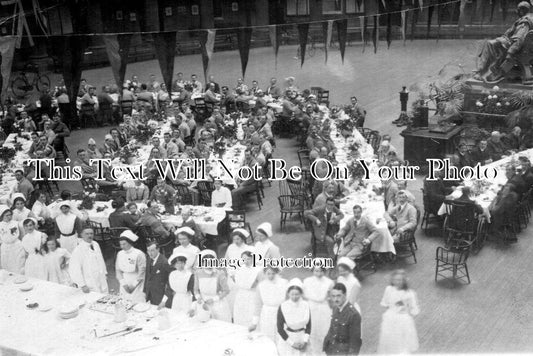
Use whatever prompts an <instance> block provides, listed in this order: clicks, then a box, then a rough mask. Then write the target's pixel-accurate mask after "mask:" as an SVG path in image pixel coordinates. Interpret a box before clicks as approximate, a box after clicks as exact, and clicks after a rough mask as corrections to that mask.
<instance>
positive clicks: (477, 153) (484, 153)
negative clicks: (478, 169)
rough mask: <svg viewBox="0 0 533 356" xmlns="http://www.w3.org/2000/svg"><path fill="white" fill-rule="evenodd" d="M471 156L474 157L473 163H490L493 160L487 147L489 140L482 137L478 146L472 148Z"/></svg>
mask: <svg viewBox="0 0 533 356" xmlns="http://www.w3.org/2000/svg"><path fill="white" fill-rule="evenodd" d="M470 157H471V159H472V161H473V162H472V163H474V164H477V163H479V164H480V165H482V166H483V165H485V164H489V163H491V162H492V158H491V156H490V152H489V150H488V149H487V140H486V139H481V140H479V143H478V145H477V147H476V148H474V149H473V150H472V153H471V154H470Z"/></svg>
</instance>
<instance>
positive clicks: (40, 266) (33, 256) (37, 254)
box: [22, 218, 47, 280]
mask: <svg viewBox="0 0 533 356" xmlns="http://www.w3.org/2000/svg"><path fill="white" fill-rule="evenodd" d="M36 226H37V220H36V219H34V218H28V219H26V220H24V229H25V230H26V234H25V235H24V237H23V238H22V247H24V250H25V251H26V264H25V265H24V274H25V275H26V276H28V277H33V278H38V279H43V280H46V270H45V265H44V256H43V254H42V247H43V244H44V243H45V242H46V238H47V236H46V234H45V233H44V232H41V231H39V230H36V229H35V227H36Z"/></svg>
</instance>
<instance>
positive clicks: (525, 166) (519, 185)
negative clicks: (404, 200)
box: [424, 126, 533, 243]
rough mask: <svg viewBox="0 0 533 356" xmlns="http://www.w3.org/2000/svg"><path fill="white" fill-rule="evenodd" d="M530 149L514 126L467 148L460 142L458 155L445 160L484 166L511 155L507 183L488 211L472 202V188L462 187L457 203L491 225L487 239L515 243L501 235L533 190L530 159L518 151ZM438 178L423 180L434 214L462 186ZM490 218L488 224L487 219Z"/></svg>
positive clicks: (513, 237) (530, 143)
mask: <svg viewBox="0 0 533 356" xmlns="http://www.w3.org/2000/svg"><path fill="white" fill-rule="evenodd" d="M532 147H533V140H531V138H528V135H524V134H522V130H521V128H520V127H518V126H516V127H514V128H513V129H511V130H509V132H508V133H507V134H504V135H503V134H501V133H500V132H499V131H493V132H492V133H491V134H490V135H489V136H488V137H482V138H481V139H479V140H478V142H476V145H475V146H468V145H467V144H465V143H460V144H459V146H458V148H457V152H456V153H455V154H453V155H449V156H448V157H447V158H448V159H449V160H450V162H451V164H452V165H454V166H456V167H459V168H463V167H466V166H468V167H475V166H476V165H478V164H479V165H481V166H484V165H486V164H490V163H492V162H495V161H498V160H500V159H502V158H505V157H508V156H514V157H515V158H516V159H511V160H510V161H509V162H508V163H507V164H506V165H505V166H504V168H505V176H506V178H507V182H506V184H505V185H504V186H503V187H502V188H501V190H500V191H499V192H498V195H497V197H496V198H495V199H494V201H493V202H492V203H491V205H490V206H489V208H488V211H487V212H484V211H483V209H482V207H481V206H480V205H479V204H478V203H476V202H475V200H474V192H473V191H472V189H471V187H463V188H462V195H461V197H459V198H457V199H456V200H457V201H460V202H462V203H468V204H469V205H470V206H471V209H472V211H474V212H475V213H476V215H478V216H479V217H480V218H484V219H485V220H486V223H487V224H488V223H489V222H490V226H489V230H488V233H489V236H491V237H493V238H494V239H495V240H497V241H500V242H503V243H516V242H517V241H518V239H517V235H515V234H510V235H509V234H504V230H505V227H508V226H510V225H514V224H515V220H516V217H517V215H518V213H517V208H518V207H519V204H518V203H519V202H520V201H521V200H522V199H524V198H526V199H529V198H528V194H529V191H530V190H531V188H533V169H532V167H531V161H530V159H529V158H528V157H527V156H525V155H521V154H520V152H521V151H524V150H527V149H530V148H532ZM437 178H438V179H437V180H434V181H429V180H427V178H426V180H425V181H424V190H425V194H427V198H428V200H427V202H428V206H427V207H426V210H427V211H430V212H432V213H433V214H435V213H436V212H437V211H438V210H439V208H440V207H441V205H442V204H443V203H445V202H446V201H450V200H452V197H451V194H452V193H453V191H454V190H455V189H456V188H457V187H459V186H462V185H463V184H462V182H461V181H460V180H444V179H442V174H441V172H439V173H438V177H437ZM487 215H488V216H490V221H489V219H487V217H488V216H487Z"/></svg>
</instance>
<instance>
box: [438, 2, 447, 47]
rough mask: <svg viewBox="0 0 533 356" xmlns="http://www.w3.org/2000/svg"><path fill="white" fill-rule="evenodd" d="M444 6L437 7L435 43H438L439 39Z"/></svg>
mask: <svg viewBox="0 0 533 356" xmlns="http://www.w3.org/2000/svg"><path fill="white" fill-rule="evenodd" d="M445 6H446V5H442V4H439V6H437V42H439V39H440V28H441V25H442V13H443V12H444V7H445Z"/></svg>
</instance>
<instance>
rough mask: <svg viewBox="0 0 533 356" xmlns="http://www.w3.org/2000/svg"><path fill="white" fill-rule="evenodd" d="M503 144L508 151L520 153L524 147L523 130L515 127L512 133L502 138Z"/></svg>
mask: <svg viewBox="0 0 533 356" xmlns="http://www.w3.org/2000/svg"><path fill="white" fill-rule="evenodd" d="M502 142H503V144H504V145H505V148H506V149H507V150H508V151H513V152H518V151H520V146H521V145H522V129H521V128H520V127H519V126H515V127H514V128H513V130H512V131H511V132H509V133H508V134H507V135H505V136H504V137H502Z"/></svg>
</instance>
